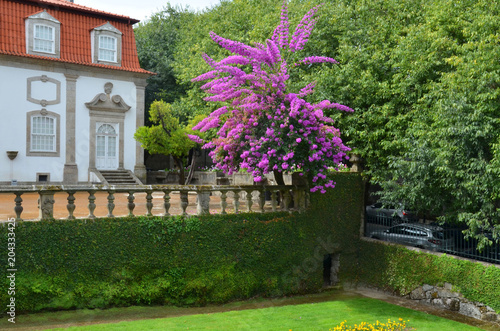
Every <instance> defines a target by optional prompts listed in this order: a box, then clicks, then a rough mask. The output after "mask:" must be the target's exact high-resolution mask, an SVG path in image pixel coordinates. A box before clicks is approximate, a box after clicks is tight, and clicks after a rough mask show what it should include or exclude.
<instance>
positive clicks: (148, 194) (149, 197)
mask: <svg viewBox="0 0 500 331" xmlns="http://www.w3.org/2000/svg"><path fill="white" fill-rule="evenodd" d="M152 193H153V191H150V190H148V191H146V209H147V210H148V212H147V213H146V216H153V213H151V210H152V209H153V195H152Z"/></svg>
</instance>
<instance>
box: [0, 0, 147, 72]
mask: <svg viewBox="0 0 500 331" xmlns="http://www.w3.org/2000/svg"><path fill="white" fill-rule="evenodd" d="M44 9H45V10H46V11H47V13H48V14H50V15H52V16H53V17H54V18H56V19H57V20H58V21H59V22H60V23H61V37H60V45H61V46H60V54H61V57H60V58H52V57H44V56H37V55H31V54H27V52H26V37H25V18H26V17H29V16H31V15H33V14H36V13H38V12H40V11H41V10H44ZM108 21H109V22H110V23H111V24H112V25H113V26H114V27H115V28H117V29H118V30H120V31H121V32H122V33H123V35H122V63H121V67H117V66H110V65H102V64H96V63H93V62H92V54H91V38H90V32H91V30H92V29H94V28H95V27H98V26H100V25H103V24H105V23H107V22H108ZM135 22H137V21H136V20H132V19H130V18H128V17H126V16H120V15H115V14H110V13H105V12H102V11H99V10H95V9H91V8H88V7H85V6H81V5H76V4H74V3H71V2H69V1H65V0H36V1H32V0H21V1H12V0H0V54H9V55H16V56H23V57H32V58H40V59H47V60H50V61H57V62H67V63H76V64H84V65H89V66H96V67H103V68H109V69H115V70H125V71H133V72H140V73H150V72H148V71H146V70H144V69H141V67H140V65H139V59H138V57H137V49H136V45H135V36H134V31H133V28H132V24H133V23H135Z"/></svg>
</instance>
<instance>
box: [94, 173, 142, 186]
mask: <svg viewBox="0 0 500 331" xmlns="http://www.w3.org/2000/svg"><path fill="white" fill-rule="evenodd" d="M99 172H100V173H101V175H102V177H104V179H105V180H106V182H107V184H110V185H141V184H142V183H141V181H140V180H139V179H138V178H137V177H136V176H135V175H134V174H133V173H132V172H131V171H130V170H100V171H99Z"/></svg>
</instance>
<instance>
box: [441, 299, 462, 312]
mask: <svg viewBox="0 0 500 331" xmlns="http://www.w3.org/2000/svg"><path fill="white" fill-rule="evenodd" d="M444 306H445V308H446V309H449V310H451V311H459V310H460V300H458V299H456V298H448V299H445V300H444Z"/></svg>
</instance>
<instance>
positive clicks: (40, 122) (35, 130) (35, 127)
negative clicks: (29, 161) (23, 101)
mask: <svg viewBox="0 0 500 331" xmlns="http://www.w3.org/2000/svg"><path fill="white" fill-rule="evenodd" d="M26 123H27V128H26V136H27V138H26V155H28V156H59V146H60V116H59V114H57V113H54V112H49V111H47V110H46V109H42V110H41V111H40V110H35V111H31V112H28V113H27V114H26Z"/></svg>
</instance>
